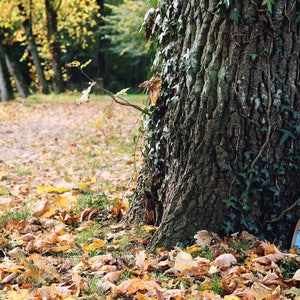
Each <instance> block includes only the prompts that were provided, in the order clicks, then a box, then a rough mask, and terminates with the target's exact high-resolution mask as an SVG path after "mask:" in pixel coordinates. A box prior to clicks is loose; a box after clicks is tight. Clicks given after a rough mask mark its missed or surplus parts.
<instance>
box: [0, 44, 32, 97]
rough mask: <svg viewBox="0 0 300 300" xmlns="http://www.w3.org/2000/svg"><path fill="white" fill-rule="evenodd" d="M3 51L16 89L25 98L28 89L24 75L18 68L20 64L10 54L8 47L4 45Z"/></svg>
mask: <svg viewBox="0 0 300 300" xmlns="http://www.w3.org/2000/svg"><path fill="white" fill-rule="evenodd" d="M3 51H4V56H5V62H6V65H7V68H8V71H9V73H10V75H11V76H12V77H13V79H14V82H15V86H16V89H17V91H18V93H19V94H20V96H21V97H22V98H26V97H27V96H28V95H29V90H28V87H27V84H26V82H25V79H24V76H23V74H22V72H21V70H20V66H19V65H18V63H17V62H16V61H15V59H14V58H13V56H12V55H11V54H10V51H9V49H7V48H6V47H4V48H3Z"/></svg>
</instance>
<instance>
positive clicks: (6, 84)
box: [0, 44, 14, 102]
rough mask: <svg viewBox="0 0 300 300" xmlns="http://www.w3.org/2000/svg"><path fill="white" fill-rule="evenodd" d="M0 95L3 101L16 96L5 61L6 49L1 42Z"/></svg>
mask: <svg viewBox="0 0 300 300" xmlns="http://www.w3.org/2000/svg"><path fill="white" fill-rule="evenodd" d="M0 96H1V101H2V102H7V101H9V100H12V99H13V98H14V97H13V92H12V87H11V83H10V80H9V73H8V70H7V66H6V63H5V56H4V51H3V47H2V45H1V44H0Z"/></svg>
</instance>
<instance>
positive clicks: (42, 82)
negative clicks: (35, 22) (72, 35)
mask: <svg viewBox="0 0 300 300" xmlns="http://www.w3.org/2000/svg"><path fill="white" fill-rule="evenodd" d="M30 3H31V2H30ZM18 8H19V10H20V13H21V15H23V17H24V21H23V27H24V32H25V36H26V40H27V43H28V49H29V52H30V54H31V57H32V61H33V64H34V66H35V69H36V74H37V77H38V82H39V86H40V88H41V90H42V93H43V94H49V88H48V84H47V81H46V78H45V75H44V72H43V68H42V65H41V60H40V57H39V53H38V50H37V46H36V43H35V39H34V36H33V34H32V25H31V13H29V15H28V14H27V13H26V10H25V7H24V6H23V4H22V3H21V2H20V3H19V4H18Z"/></svg>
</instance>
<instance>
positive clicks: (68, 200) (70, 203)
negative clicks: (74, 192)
mask: <svg viewBox="0 0 300 300" xmlns="http://www.w3.org/2000/svg"><path fill="white" fill-rule="evenodd" d="M54 204H55V205H56V206H57V207H59V208H62V209H66V208H73V207H77V204H78V203H77V199H76V198H75V197H62V196H57V197H56V199H55V202H54Z"/></svg>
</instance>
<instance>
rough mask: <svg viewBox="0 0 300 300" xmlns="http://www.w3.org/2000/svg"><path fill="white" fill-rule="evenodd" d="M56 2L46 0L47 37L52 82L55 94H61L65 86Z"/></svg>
mask: <svg viewBox="0 0 300 300" xmlns="http://www.w3.org/2000/svg"><path fill="white" fill-rule="evenodd" d="M54 2H55V1H54V0H45V4H46V17H47V31H48V36H47V38H48V43H49V50H50V55H51V64H52V72H53V75H52V83H53V89H54V92H55V94H59V93H63V92H64V90H65V88H64V80H63V75H62V63H61V51H60V44H59V41H58V39H57V12H56V9H55V7H54Z"/></svg>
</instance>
